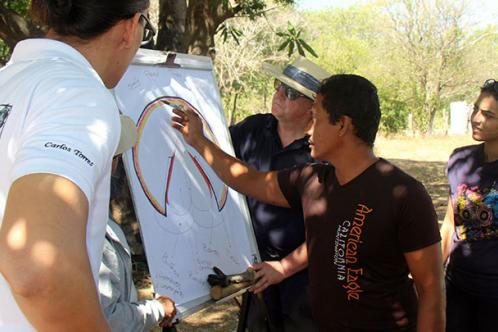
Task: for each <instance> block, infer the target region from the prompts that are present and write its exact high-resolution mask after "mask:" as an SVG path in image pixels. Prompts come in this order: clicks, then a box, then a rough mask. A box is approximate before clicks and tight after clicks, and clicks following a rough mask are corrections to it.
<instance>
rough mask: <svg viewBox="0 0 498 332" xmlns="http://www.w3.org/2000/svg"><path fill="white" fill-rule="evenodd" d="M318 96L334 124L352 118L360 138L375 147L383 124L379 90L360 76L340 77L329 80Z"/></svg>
mask: <svg viewBox="0 0 498 332" xmlns="http://www.w3.org/2000/svg"><path fill="white" fill-rule="evenodd" d="M318 93H319V94H320V95H321V96H322V97H323V103H322V106H323V108H324V109H325V110H326V111H327V113H328V114H329V121H330V122H331V123H332V124H335V123H337V121H338V120H339V119H340V118H341V117H342V116H348V117H350V118H351V120H352V122H353V125H354V127H355V129H356V136H358V137H359V138H360V139H361V140H363V141H364V142H365V143H366V144H368V145H369V146H373V144H374V141H375V136H376V135H377V130H378V128H379V122H380V106H379V97H378V95H377V88H376V87H375V85H373V84H372V83H371V82H370V81H369V80H367V79H366V78H364V77H361V76H358V75H350V74H340V75H332V76H331V77H329V78H327V79H325V80H324V81H323V82H322V84H321V86H320V89H319V90H318Z"/></svg>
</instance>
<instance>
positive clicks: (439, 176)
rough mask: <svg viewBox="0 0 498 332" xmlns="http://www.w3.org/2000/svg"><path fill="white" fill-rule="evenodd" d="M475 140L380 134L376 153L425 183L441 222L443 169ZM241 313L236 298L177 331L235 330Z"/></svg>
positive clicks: (444, 196) (445, 191)
mask: <svg viewBox="0 0 498 332" xmlns="http://www.w3.org/2000/svg"><path fill="white" fill-rule="evenodd" d="M474 143H475V142H473V141H472V139H471V138H469V137H466V136H465V137H464V136H447V137H397V138H393V137H391V138H384V137H379V138H378V139H377V142H376V145H375V153H376V154H377V156H379V157H383V158H385V159H388V160H390V161H391V162H393V163H394V164H396V165H397V166H398V167H400V168H401V169H403V170H404V171H406V172H407V173H409V174H411V175H412V176H414V177H415V178H416V179H418V180H419V181H421V182H422V183H423V184H424V185H425V187H426V189H427V191H428V192H429V194H430V195H431V197H432V200H433V203H434V206H435V208H436V211H437V214H438V218H439V221H440V222H441V221H442V219H443V218H444V213H445V211H446V203H447V195H448V187H447V180H446V176H445V172H444V170H445V166H446V162H447V160H448V157H449V155H450V153H451V151H453V149H454V148H456V147H458V146H463V145H468V144H474ZM238 312H239V309H238V306H237V304H236V303H235V301H233V300H231V301H229V302H227V303H225V304H222V305H213V306H210V307H208V308H206V309H204V310H201V311H199V312H197V313H196V314H194V315H191V316H189V317H187V318H186V319H184V320H183V321H182V322H181V323H180V324H178V325H177V330H178V331H185V332H187V331H188V332H193V331H222V332H225V331H226V332H228V331H235V330H236V329H237V320H238Z"/></svg>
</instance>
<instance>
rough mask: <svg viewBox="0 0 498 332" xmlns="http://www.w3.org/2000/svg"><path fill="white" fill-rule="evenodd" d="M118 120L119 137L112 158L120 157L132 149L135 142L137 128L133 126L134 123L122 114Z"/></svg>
mask: <svg viewBox="0 0 498 332" xmlns="http://www.w3.org/2000/svg"><path fill="white" fill-rule="evenodd" d="M119 118H120V120H121V136H120V137H119V144H118V147H117V149H116V152H115V153H114V156H117V155H120V154H122V153H123V152H125V151H126V150H128V149H130V148H132V147H133V146H134V145H135V143H136V142H137V127H136V126H135V122H133V120H132V119H131V118H130V117H128V116H126V115H123V114H121V115H120V116H119Z"/></svg>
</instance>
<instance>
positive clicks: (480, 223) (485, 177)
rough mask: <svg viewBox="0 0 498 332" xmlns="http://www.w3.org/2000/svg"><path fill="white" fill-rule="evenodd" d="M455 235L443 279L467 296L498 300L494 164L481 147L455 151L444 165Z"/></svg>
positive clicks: (497, 200) (497, 203)
mask: <svg viewBox="0 0 498 332" xmlns="http://www.w3.org/2000/svg"><path fill="white" fill-rule="evenodd" d="M447 172H448V181H449V184H450V195H451V202H452V205H453V218H454V222H455V233H454V236H453V243H452V247H451V252H450V257H449V261H448V265H447V268H446V277H447V278H448V279H449V280H450V281H451V282H452V283H453V284H454V285H455V286H457V287H459V288H460V289H463V290H465V291H466V292H468V293H471V294H474V295H480V296H488V297H490V296H491V297H495V298H498V194H497V190H498V186H497V183H496V180H497V179H498V161H493V162H485V158H484V144H479V145H471V146H466V147H463V148H459V149H456V150H455V151H454V152H453V154H452V155H451V157H450V160H449V162H448V169H447Z"/></svg>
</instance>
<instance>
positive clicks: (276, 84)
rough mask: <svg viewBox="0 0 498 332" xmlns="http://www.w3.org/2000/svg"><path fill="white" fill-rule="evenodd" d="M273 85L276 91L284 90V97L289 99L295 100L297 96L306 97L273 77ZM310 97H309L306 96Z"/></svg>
mask: <svg viewBox="0 0 498 332" xmlns="http://www.w3.org/2000/svg"><path fill="white" fill-rule="evenodd" d="M273 86H274V87H275V90H276V91H279V90H280V89H283V90H284V94H285V97H286V98H287V99H289V100H296V99H298V98H301V97H304V98H308V97H307V96H305V95H303V94H302V93H301V92H299V91H297V90H296V89H293V88H291V87H290V86H288V85H286V84H285V83H283V82H282V81H280V80H278V79H275V81H273ZM308 99H310V98H308Z"/></svg>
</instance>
